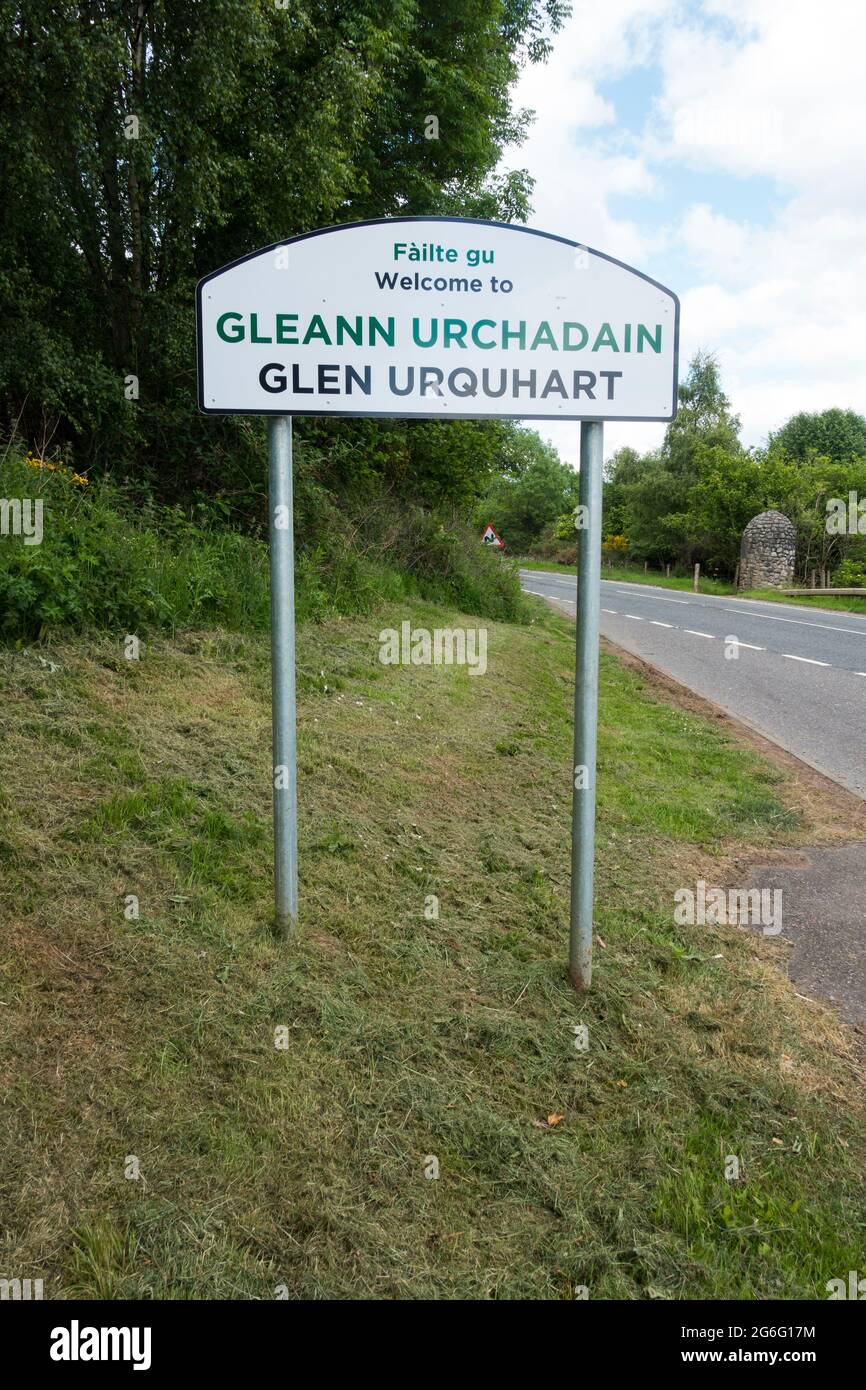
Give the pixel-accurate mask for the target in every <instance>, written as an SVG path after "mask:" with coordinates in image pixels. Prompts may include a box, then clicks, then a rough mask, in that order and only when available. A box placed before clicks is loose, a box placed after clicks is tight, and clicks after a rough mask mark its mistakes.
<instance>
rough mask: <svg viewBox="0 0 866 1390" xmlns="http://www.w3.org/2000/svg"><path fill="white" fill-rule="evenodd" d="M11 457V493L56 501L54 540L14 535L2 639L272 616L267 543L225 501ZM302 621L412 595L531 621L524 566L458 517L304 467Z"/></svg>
mask: <svg viewBox="0 0 866 1390" xmlns="http://www.w3.org/2000/svg"><path fill="white" fill-rule="evenodd" d="M35 464H36V461H32V462H31V463H30V464H28V462H26V461H25V460H24V459H22V458H21V457H20V456H18V455H14V454H12V453H11V451H10V452H8V453H7V457H6V458H5V460H4V462H3V465H2V468H0V491H2V495H3V497H4V498H5V499H6V500H7V501H8V500H11V499H14V498H22V499H23V498H29V499H30V501H31V503H33V504H35V503H36V502H41V503H42V509H43V510H42V533H43V534H42V539H41V542H40V543H39V544H33V545H30V544H26V543H25V538H24V536H18V535H11V534H10V535H5V536H3V537H2V538H0V637H2V638H3V639H5V640H7V641H10V640H12V641H23V640H26V639H29V638H33V637H38V636H40V635H42V634H43V633H45V632H46V631H48V630H50V629H56V628H61V629H63V628H65V629H73V630H74V629H82V628H104V629H107V630H109V631H112V632H114V633H117V634H120V635H123V634H125V633H127V632H132V633H136V634H138V635H144V634H146V633H148V632H150V631H152V630H154V629H176V628H179V627H189V626H201V625H204V624H208V623H211V624H219V625H220V626H222V627H226V628H231V629H235V630H250V631H255V630H260V629H263V628H266V627H267V625H268V623H269V620H270V606H269V605H270V599H269V578H268V554H267V546H266V544H265V542H264V540H263V539H261V538H260V537H257V536H250V535H247V534H243V533H242V532H241V531H239V530H237V529H235V528H233V527H232V526H230V525H227V524H226V521H225V519H224V511H225V509H224V507H223V506H221V504H220V503H219V502H218V501H213V500H200V501H199V502H197V503H195V504H193V505H191V506H190V507H188V508H186V509H182V508H181V507H179V506H172V507H169V506H165V505H163V504H158V503H156V502H154V501H153V500H147V501H145V502H144V503H141V502H134V501H133V499H132V497H131V494H130V489H129V488H128V487H124V486H119V485H117V484H115V483H113V482H111V481H110V480H107V479H103V480H101V481H97V482H90V483H87V481H86V480H85V479H83V478H79V480H78V481H76V477H75V476H73V474H72V473H71V471H70V470H69V469H67V468H65V467H64V466H63V465H62V464H60V463H59V462H58V463H54V464H51V465H50V466H49V465H45V464H44V463H42V464H41V466H35ZM297 471H298V487H297V494H298V507H297V511H296V530H297V542H298V562H297V583H296V590H297V613H298V620H299V621H300V622H304V621H307V620H311V619H312V620H318V619H322V618H325V617H329V616H331V615H334V614H340V613H363V612H369V611H371V610H372V609H373V608H374V607H376V606H377V605H378V604H380V603H382V602H384V601H386V600H396V599H399V598H402V597H404V596H406V595H409V594H417V595H419V596H421V597H427V598H435V599H441V600H443V601H447V602H449V603H452V604H453V605H454V606H455V607H459V608H462V609H463V610H464V611H465V612H470V613H478V614H482V615H484V616H487V617H491V618H503V619H520V618H522V616H523V605H522V599H521V594H520V585H519V581H518V578H517V575H516V571H515V569H514V566H513V565H511V564H510V563H509V562H508V561H506V560H505V559H504V558H503V557H502V556H500V555H494V554H491V553H490V552H489V551H488V550H487V549H486V548H485V547H484V546H482V545H481V544H480V542H479V539H478V536H477V535H476V534H475V532H474V531H473V530H472V529H471V528H468V527H467V526H466V524H465V523H463V522H461V521H460V519H459V516H458V515H457V514H456V513H454V512H452V513H450V514H447V513H444V512H441V511H440V512H432V511H430V510H428V509H425V508H424V507H422V506H420V505H418V504H409V503H406V502H399V501H397V500H396V499H395V498H394V497H393V496H390V495H389V494H388V493H387V492H386V491H383V490H382V488H381V487H378V488H368V489H367V490H366V493H365V495H364V497H363V501H362V500H361V498H360V497H359V496H358V495H356V496H354V497H353V498H351V499H349V500H347V501H345V502H344V503H343V504H342V505H341V504H340V503H338V502H337V500H336V499H335V498H334V497H333V495H332V494H331V493H329V492H328V491H327V490H326V489H324V488H323V487H322V485H321V483H320V482H318V481H317V479H316V476H315V451H309V453H308V455H307V456H306V457H304V454H303V451H302V455H301V458H300V459H299V464H298V470H297Z"/></svg>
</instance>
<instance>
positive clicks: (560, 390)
mask: <svg viewBox="0 0 866 1390" xmlns="http://www.w3.org/2000/svg"><path fill="white" fill-rule="evenodd" d="M197 310H198V393H199V405H200V407H201V409H202V410H203V411H207V412H214V413H216V414H239V415H352V416H361V415H382V416H400V417H404V416H426V417H428V418H430V417H435V418H438V419H448V418H449V417H450V418H452V419H486V418H488V417H500V418H501V417H512V418H517V419H535V420H671V419H673V416H674V415H675V414H676V397H677V354H678V340H679V300H678V299H677V297H676V295H675V294H673V293H672V292H671V291H670V290H668V289H665V288H664V286H663V285H659V284H657V283H656V281H655V280H650V279H649V278H648V277H647V276H646V275H642V274H641V273H640V272H639V271H637V270H632V269H630V267H629V266H626V265H623V264H622V263H621V262H620V261H615V260H613V259H612V258H611V257H610V256H605V255H603V254H602V253H601V252H600V251H593V250H591V249H590V248H589V247H586V246H582V245H580V244H579V243H576V242H573V241H568V240H566V239H565V238H564V237H557V236H550V235H548V234H547V233H546V232H536V231H533V230H532V229H531V228H528V227H520V226H506V225H504V224H502V223H498V222H480V221H470V220H467V219H464V218H451V217H405V218H387V219H384V220H381V221H376V222H356V223H347V224H346V225H344V226H339V227H329V228H327V229H325V230H324V231H317V232H309V233H307V234H306V235H305V236H300V237H294V238H292V239H290V240H288V241H285V242H279V243H277V244H276V245H275V246H270V247H267V248H266V249H265V250H263V251H256V252H255V253H254V254H253V255H251V256H246V257H244V258H243V259H241V260H239V261H234V262H233V263H232V264H231V265H228V266H224V267H223V268H222V270H216V271H214V272H213V273H212V274H211V275H207V276H205V278H204V279H203V280H202V281H201V282H200V283H199V286H198V291H197Z"/></svg>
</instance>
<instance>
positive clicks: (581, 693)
mask: <svg viewBox="0 0 866 1390" xmlns="http://www.w3.org/2000/svg"><path fill="white" fill-rule="evenodd" d="M603 444H604V424H603V422H602V421H601V420H584V421H583V422H582V423H581V426H580V490H579V498H578V500H579V503H580V511H579V513H578V521H579V526H580V529H579V530H578V533H577V534H578V547H577V650H576V659H575V679H574V767H573V770H572V787H573V791H572V823H571V935H570V942H569V955H568V971H569V975H570V976H571V982H572V984H573V985H574V987H575V989H577V990H584V989H589V987H590V985H591V983H592V899H593V893H592V888H593V868H594V859H595V753H596V735H597V728H598V623H599V612H600V608H601V489H602V461H603Z"/></svg>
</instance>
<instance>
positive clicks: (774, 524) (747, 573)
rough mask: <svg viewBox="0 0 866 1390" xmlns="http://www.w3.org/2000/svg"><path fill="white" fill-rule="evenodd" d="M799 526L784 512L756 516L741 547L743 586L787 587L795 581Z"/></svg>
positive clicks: (740, 581)
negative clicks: (783, 513) (784, 514)
mask: <svg viewBox="0 0 866 1390" xmlns="http://www.w3.org/2000/svg"><path fill="white" fill-rule="evenodd" d="M796 550H797V528H796V527H795V525H794V523H793V522H792V521H789V520H788V518H787V517H786V516H783V515H782V513H781V512H777V511H769V512H761V514H760V516H753V517H752V520H751V521H750V522H749V524H748V526H747V527H746V529H745V531H744V532H743V540H742V544H741V546H740V577H739V587H740V588H741V589H788V588H790V587H791V585H792V583H793V581H794V559H795V555H796Z"/></svg>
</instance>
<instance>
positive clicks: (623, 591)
mask: <svg viewBox="0 0 866 1390" xmlns="http://www.w3.org/2000/svg"><path fill="white" fill-rule="evenodd" d="M616 593H618V594H622V595H623V597H624V598H643V597H644V596H643V594H630V593H629V592H628V590H627V589H617V590H616ZM652 601H653V603H686V604H687V603H688V599H687V598H662V597H661V595H659V594H653V596H652Z"/></svg>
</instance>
